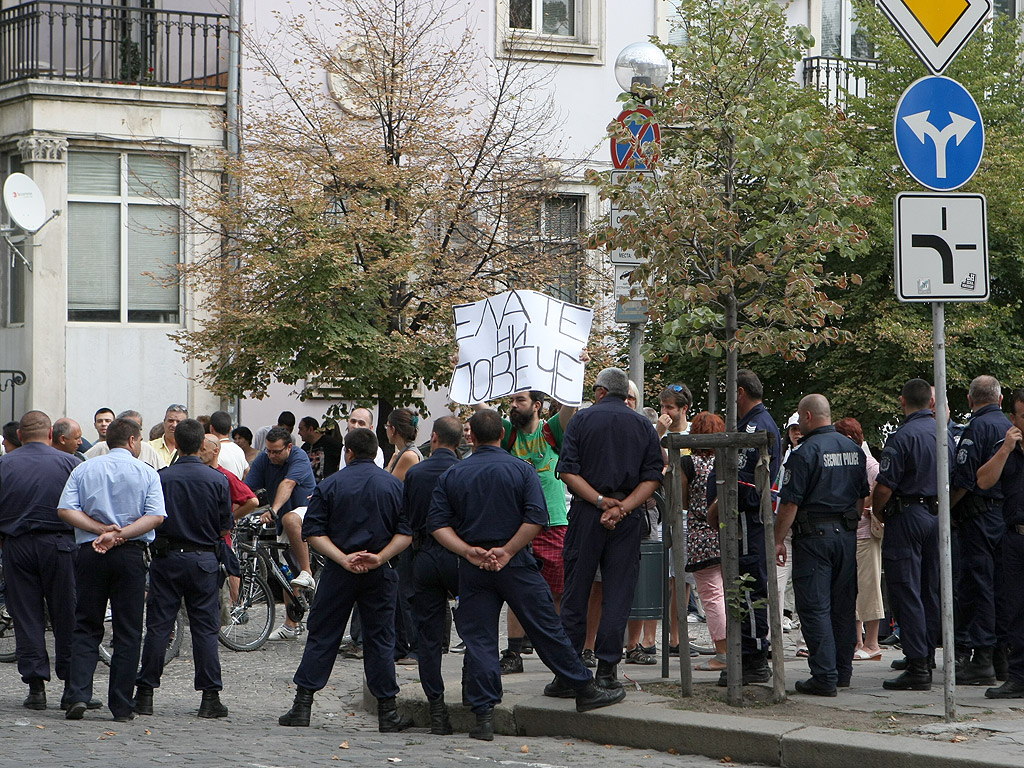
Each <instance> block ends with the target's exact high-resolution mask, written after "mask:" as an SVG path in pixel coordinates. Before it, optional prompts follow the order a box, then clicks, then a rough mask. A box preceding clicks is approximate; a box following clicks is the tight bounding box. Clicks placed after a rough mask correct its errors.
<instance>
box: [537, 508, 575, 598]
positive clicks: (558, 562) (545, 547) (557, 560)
mask: <svg viewBox="0 0 1024 768" xmlns="http://www.w3.org/2000/svg"><path fill="white" fill-rule="evenodd" d="M567 527H568V526H565V525H555V526H552V527H551V528H545V529H543V530H542V531H541V532H540V533H538V534H537V536H536V537H535V538H534V540H533V556H534V558H536V560H537V564H538V565H539V566H540V575H541V576H543V577H544V581H546V582H547V584H548V586H549V587H551V591H552V592H554V593H555V594H556V595H559V594H561V593H562V592H563V591H564V590H565V563H564V562H563V561H562V547H563V546H564V545H565V529H566V528H567Z"/></svg>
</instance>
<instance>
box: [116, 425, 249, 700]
mask: <svg viewBox="0 0 1024 768" xmlns="http://www.w3.org/2000/svg"><path fill="white" fill-rule="evenodd" d="M174 438H175V441H176V442H177V445H178V460H177V461H176V462H174V464H172V465H171V466H169V467H165V468H164V469H161V470H160V486H161V488H162V489H163V492H164V504H165V506H166V508H167V521H166V522H165V523H164V524H163V526H161V528H160V533H159V534H157V537H156V539H155V540H154V541H153V545H152V547H151V551H152V555H153V562H152V564H151V565H150V568H149V596H148V597H147V599H146V642H145V644H144V645H143V649H142V668H141V669H140V670H139V675H138V677H137V678H136V682H135V685H136V690H135V711H136V713H138V714H140V715H152V714H153V689H154V688H159V687H160V676H161V675H162V674H163V671H164V654H165V653H166V650H167V644H168V643H169V642H170V639H171V630H172V629H173V627H174V618H175V616H176V615H177V613H178V608H179V606H180V605H181V600H182V598H184V599H185V610H187V611H188V624H189V628H190V629H191V631H192V657H193V659H194V660H195V667H196V669H195V688H196V690H197V691H202V693H203V698H202V702H201V703H200V706H199V717H208V718H212V717H227V714H228V709H227V707H225V706H224V705H223V704H221V703H220V693H219V691H220V690H221V688H222V687H223V686H222V684H221V678H220V656H219V655H218V652H217V635H218V633H219V632H220V583H221V573H220V561H219V560H218V559H217V554H216V553H217V544H218V542H219V541H220V539H221V538H222V537H223V536H224V535H226V534H227V532H228V531H230V530H231V528H233V527H234V516H233V515H232V514H231V494H230V490H229V486H228V479H227V478H226V477H224V475H223V474H221V473H220V472H218V471H217V470H215V469H212V468H211V467H208V466H206V465H205V464H203V461H202V459H200V458H199V450H200V448H201V447H202V446H203V441H204V439H205V438H206V435H205V434H204V433H203V425H202V424H200V423H199V422H198V421H196V420H195V419H185V420H184V421H182V422H179V423H178V425H177V427H176V428H175V430H174Z"/></svg>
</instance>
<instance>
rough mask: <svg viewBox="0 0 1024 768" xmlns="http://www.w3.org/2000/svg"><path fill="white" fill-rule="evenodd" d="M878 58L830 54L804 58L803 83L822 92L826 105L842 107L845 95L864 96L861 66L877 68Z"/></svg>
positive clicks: (862, 68)
mask: <svg viewBox="0 0 1024 768" xmlns="http://www.w3.org/2000/svg"><path fill="white" fill-rule="evenodd" d="M880 66H881V62H880V61H878V59H838V58H835V57H833V56H811V57H809V58H806V59H804V85H806V86H808V87H813V88H816V89H818V90H819V91H821V92H822V93H824V94H825V101H826V102H827V103H829V104H836V105H838V106H845V105H846V99H847V95H848V94H852V95H854V96H857V97H859V98H864V97H865V96H867V93H868V89H867V82H866V80H865V78H864V75H863V71H864V69H878V68H879V67H880Z"/></svg>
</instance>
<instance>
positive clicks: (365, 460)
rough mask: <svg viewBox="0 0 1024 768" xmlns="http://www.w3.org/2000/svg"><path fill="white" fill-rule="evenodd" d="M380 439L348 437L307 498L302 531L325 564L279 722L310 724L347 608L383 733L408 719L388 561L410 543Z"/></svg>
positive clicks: (364, 433) (398, 488) (360, 433)
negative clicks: (400, 700) (334, 467)
mask: <svg viewBox="0 0 1024 768" xmlns="http://www.w3.org/2000/svg"><path fill="white" fill-rule="evenodd" d="M376 456H377V437H376V435H374V434H373V432H372V431H371V430H369V429H352V430H350V431H349V432H348V434H346V435H345V466H344V467H343V468H342V469H341V470H340V471H338V472H335V473H334V474H333V475H331V476H330V477H328V478H326V479H325V480H324V481H323V482H322V483H320V485H319V486H317V488H316V490H315V491H313V496H312V497H311V498H310V500H309V508H308V509H307V510H306V516H305V519H304V520H303V523H302V534H303V536H305V537H306V539H307V540H308V541H309V543H310V544H311V545H312V546H313V547H314V548H315V549H316V550H317V552H319V553H320V554H322V555H323V556H324V557H326V558H327V564H326V565H325V566H324V569H323V571H322V572H321V574H320V584H319V586H318V587H317V590H316V597H314V598H313V605H312V606H311V608H310V611H309V622H308V629H309V637H308V639H307V640H306V647H305V649H304V650H303V653H302V661H301V662H300V663H299V668H298V669H297V670H295V677H294V678H293V680H294V682H295V685H296V690H295V702H294V703H293V704H292V708H291V709H290V710H288V712H286V713H285V714H284V715H282V716H281V717H280V718H279V719H278V722H279V723H280V724H281V725H289V726H308V725H309V716H310V709H311V707H312V705H313V694H314V693H315V692H316V691H319V690H320V689H321V688H323V687H324V686H325V685H327V680H328V679H329V678H330V676H331V670H332V669H333V668H334V662H335V660H336V659H337V657H338V647H339V646H340V645H341V639H342V637H343V636H344V634H345V625H346V624H347V623H348V617H349V614H351V613H352V606H353V605H358V606H359V613H360V615H361V616H362V619H363V649H364V652H363V669H364V671H365V673H366V685H367V687H368V688H369V689H370V693H371V694H373V696H374V697H376V699H377V723H378V727H379V729H380V732H381V733H394V732H397V731H402V730H405V729H406V728H408V727H409V726H410V725H412V720H411V719H410V718H406V717H402V716H400V715H399V714H398V705H397V703H396V702H395V696H397V695H398V682H397V681H396V679H395V601H396V600H397V597H398V574H397V573H395V571H394V570H392V568H391V566H390V564H389V563H388V561H389V560H390V559H391V558H393V557H394V556H395V555H397V554H398V553H399V552H401V551H402V550H404V549H405V548H406V547H408V546H409V543H410V542H411V541H412V536H411V533H412V531H411V529H410V528H409V522H408V520H407V519H406V517H405V512H404V510H403V509H402V481H401V480H399V479H398V478H396V477H395V476H394V475H392V474H390V473H389V472H386V471H385V470H383V469H381V468H380V467H378V466H377V465H376V464H375V463H374V459H375V457H376Z"/></svg>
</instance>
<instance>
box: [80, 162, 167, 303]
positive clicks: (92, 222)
mask: <svg viewBox="0 0 1024 768" xmlns="http://www.w3.org/2000/svg"><path fill="white" fill-rule="evenodd" d="M179 163H180V158H179V157H178V156H177V155H165V156H156V155H146V154H135V153H114V152H83V151H72V152H69V153H68V320H73V321H74V320H77V321H91V322H113V323H117V322H121V323H124V322H128V323H177V322H179V318H180V316H181V315H180V287H179V284H178V280H177V265H178V263H179V262H180V261H181V241H182V238H181V225H180V216H181V214H180V210H181V174H180V171H179Z"/></svg>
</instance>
